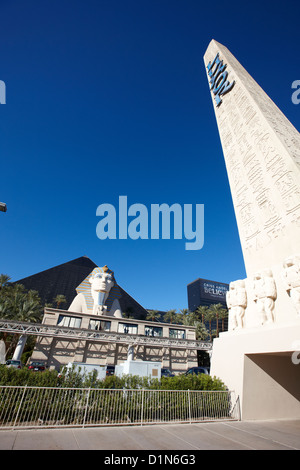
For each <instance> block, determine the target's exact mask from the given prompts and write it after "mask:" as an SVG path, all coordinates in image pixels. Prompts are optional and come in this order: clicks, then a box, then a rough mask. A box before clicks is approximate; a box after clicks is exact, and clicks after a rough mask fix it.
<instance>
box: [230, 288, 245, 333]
mask: <svg viewBox="0 0 300 470" xmlns="http://www.w3.org/2000/svg"><path fill="white" fill-rule="evenodd" d="M226 302H227V307H228V309H229V316H230V323H231V328H232V329H233V330H235V329H239V328H244V316H245V309H246V307H247V293H246V289H245V282H244V281H242V280H239V281H234V282H231V283H230V284H229V291H228V292H227V293H226Z"/></svg>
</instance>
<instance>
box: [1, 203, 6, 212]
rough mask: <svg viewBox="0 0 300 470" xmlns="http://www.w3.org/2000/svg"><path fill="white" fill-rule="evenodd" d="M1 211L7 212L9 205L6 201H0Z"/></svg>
mask: <svg viewBox="0 0 300 470" xmlns="http://www.w3.org/2000/svg"><path fill="white" fill-rule="evenodd" d="M0 211H1V212H6V211H7V206H6V204H5V202H0Z"/></svg>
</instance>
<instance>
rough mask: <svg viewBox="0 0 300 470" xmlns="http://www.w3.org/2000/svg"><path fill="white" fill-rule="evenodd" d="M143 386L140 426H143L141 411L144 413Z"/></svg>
mask: <svg viewBox="0 0 300 470" xmlns="http://www.w3.org/2000/svg"><path fill="white" fill-rule="evenodd" d="M144 392H145V390H144V388H143V389H142V409H141V426H143V413H144Z"/></svg>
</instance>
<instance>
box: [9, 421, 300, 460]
mask: <svg viewBox="0 0 300 470" xmlns="http://www.w3.org/2000/svg"><path fill="white" fill-rule="evenodd" d="M0 450H106V451H113V450H119V451H122V450H124V451H125V450H126V451H128V450H136V451H139V450H140V451H141V450H144V451H145V450H156V451H158V450H164V451H165V450H186V451H189V453H193V452H196V451H198V450H300V420H270V421H228V422H222V423H221V422H211V423H196V424H164V425H152V426H151V425H150V426H149V425H148V426H118V427H117V426H114V427H93V428H84V429H82V428H62V429H32V430H1V431H0Z"/></svg>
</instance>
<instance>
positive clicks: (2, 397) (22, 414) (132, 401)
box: [0, 386, 240, 429]
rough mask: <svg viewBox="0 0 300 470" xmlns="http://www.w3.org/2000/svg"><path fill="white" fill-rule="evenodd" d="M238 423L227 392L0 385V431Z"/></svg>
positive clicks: (233, 401) (236, 410)
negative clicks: (162, 424)
mask: <svg viewBox="0 0 300 470" xmlns="http://www.w3.org/2000/svg"><path fill="white" fill-rule="evenodd" d="M239 419H240V410H239V399H237V400H236V399H235V396H234V392H231V391H226V392H223V391H195V390H148V389H147V390H146V389H139V390H127V389H122V390H116V389H99V388H98V389H96V388H56V387H55V388H54V387H47V388H46V387H28V386H23V387H19V386H0V429H3V428H5V429H7V428H11V429H15V428H35V427H66V426H73V427H74V426H75V427H87V426H111V425H113V426H116V425H145V424H160V423H195V422H200V421H216V420H239Z"/></svg>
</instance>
